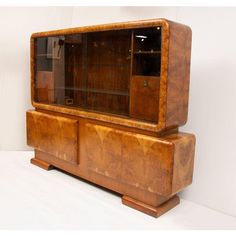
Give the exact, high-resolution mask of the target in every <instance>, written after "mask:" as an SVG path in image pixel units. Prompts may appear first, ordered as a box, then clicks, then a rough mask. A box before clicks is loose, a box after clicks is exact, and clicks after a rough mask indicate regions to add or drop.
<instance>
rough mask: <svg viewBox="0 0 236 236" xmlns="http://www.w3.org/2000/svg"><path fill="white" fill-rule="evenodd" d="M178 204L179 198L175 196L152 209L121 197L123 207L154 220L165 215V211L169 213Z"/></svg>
mask: <svg viewBox="0 0 236 236" xmlns="http://www.w3.org/2000/svg"><path fill="white" fill-rule="evenodd" d="M179 202H180V200H179V197H178V196H177V195H175V196H174V197H172V198H171V199H169V200H168V201H166V202H164V203H162V204H161V205H160V206H157V207H154V206H150V205H148V204H146V203H143V202H140V201H138V200H135V199H133V198H131V197H128V196H123V197H122V203H123V204H124V205H127V206H129V207H132V208H134V209H135V210H138V211H141V212H143V213H145V214H148V215H150V216H153V217H156V218H157V217H159V216H161V215H163V214H164V213H166V212H167V211H169V210H170V209H172V208H173V207H175V206H176V205H178V204H179Z"/></svg>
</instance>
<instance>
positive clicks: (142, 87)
mask: <svg viewBox="0 0 236 236" xmlns="http://www.w3.org/2000/svg"><path fill="white" fill-rule="evenodd" d="M159 89H160V78H159V77H154V76H140V75H139V76H137V75H136V76H132V77H131V93H130V116H131V117H132V118H135V119H141V120H146V121H150V122H156V123H158V111H159ZM144 108H145V109H144Z"/></svg>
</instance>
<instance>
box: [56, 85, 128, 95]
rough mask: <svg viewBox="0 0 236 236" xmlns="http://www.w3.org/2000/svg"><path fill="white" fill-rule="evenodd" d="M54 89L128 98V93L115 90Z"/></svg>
mask: <svg viewBox="0 0 236 236" xmlns="http://www.w3.org/2000/svg"><path fill="white" fill-rule="evenodd" d="M55 89H59V90H71V91H79V92H88V93H102V94H110V95H119V96H129V93H128V92H125V91H115V90H105V89H92V88H85V87H84V88H76V87H56V88H55Z"/></svg>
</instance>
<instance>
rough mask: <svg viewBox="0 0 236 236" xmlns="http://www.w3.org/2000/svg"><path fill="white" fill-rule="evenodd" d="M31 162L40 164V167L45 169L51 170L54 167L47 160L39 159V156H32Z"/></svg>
mask: <svg viewBox="0 0 236 236" xmlns="http://www.w3.org/2000/svg"><path fill="white" fill-rule="evenodd" d="M30 162H31V164H34V165H36V166H38V167H40V168H43V169H44V170H51V169H53V166H52V165H50V164H48V163H47V162H45V161H42V160H39V159H37V158H32V159H31V160H30Z"/></svg>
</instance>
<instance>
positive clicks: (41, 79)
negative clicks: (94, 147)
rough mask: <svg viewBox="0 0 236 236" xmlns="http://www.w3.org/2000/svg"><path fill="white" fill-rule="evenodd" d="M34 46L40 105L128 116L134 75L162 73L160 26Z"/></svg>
mask: <svg viewBox="0 0 236 236" xmlns="http://www.w3.org/2000/svg"><path fill="white" fill-rule="evenodd" d="M140 36H141V37H140ZM34 45H35V54H34V55H35V68H34V69H35V70H34V72H35V93H34V94H35V97H34V100H35V101H36V102H39V103H46V104H52V105H58V106H69V107H73V108H81V109H86V110H94V111H98V112H105V113H111V114H116V115H122V116H126V117H127V116H129V107H130V80H131V77H132V75H145V76H159V75H160V64H161V60H160V58H161V57H160V55H161V53H160V52H161V29H160V28H159V29H157V28H156V27H155V28H149V29H141V30H140V29H137V30H132V29H127V30H116V31H115V30H114V31H113V30H112V31H101V32H91V33H79V34H71V35H58V36H50V37H39V38H36V39H35V44H34Z"/></svg>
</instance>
